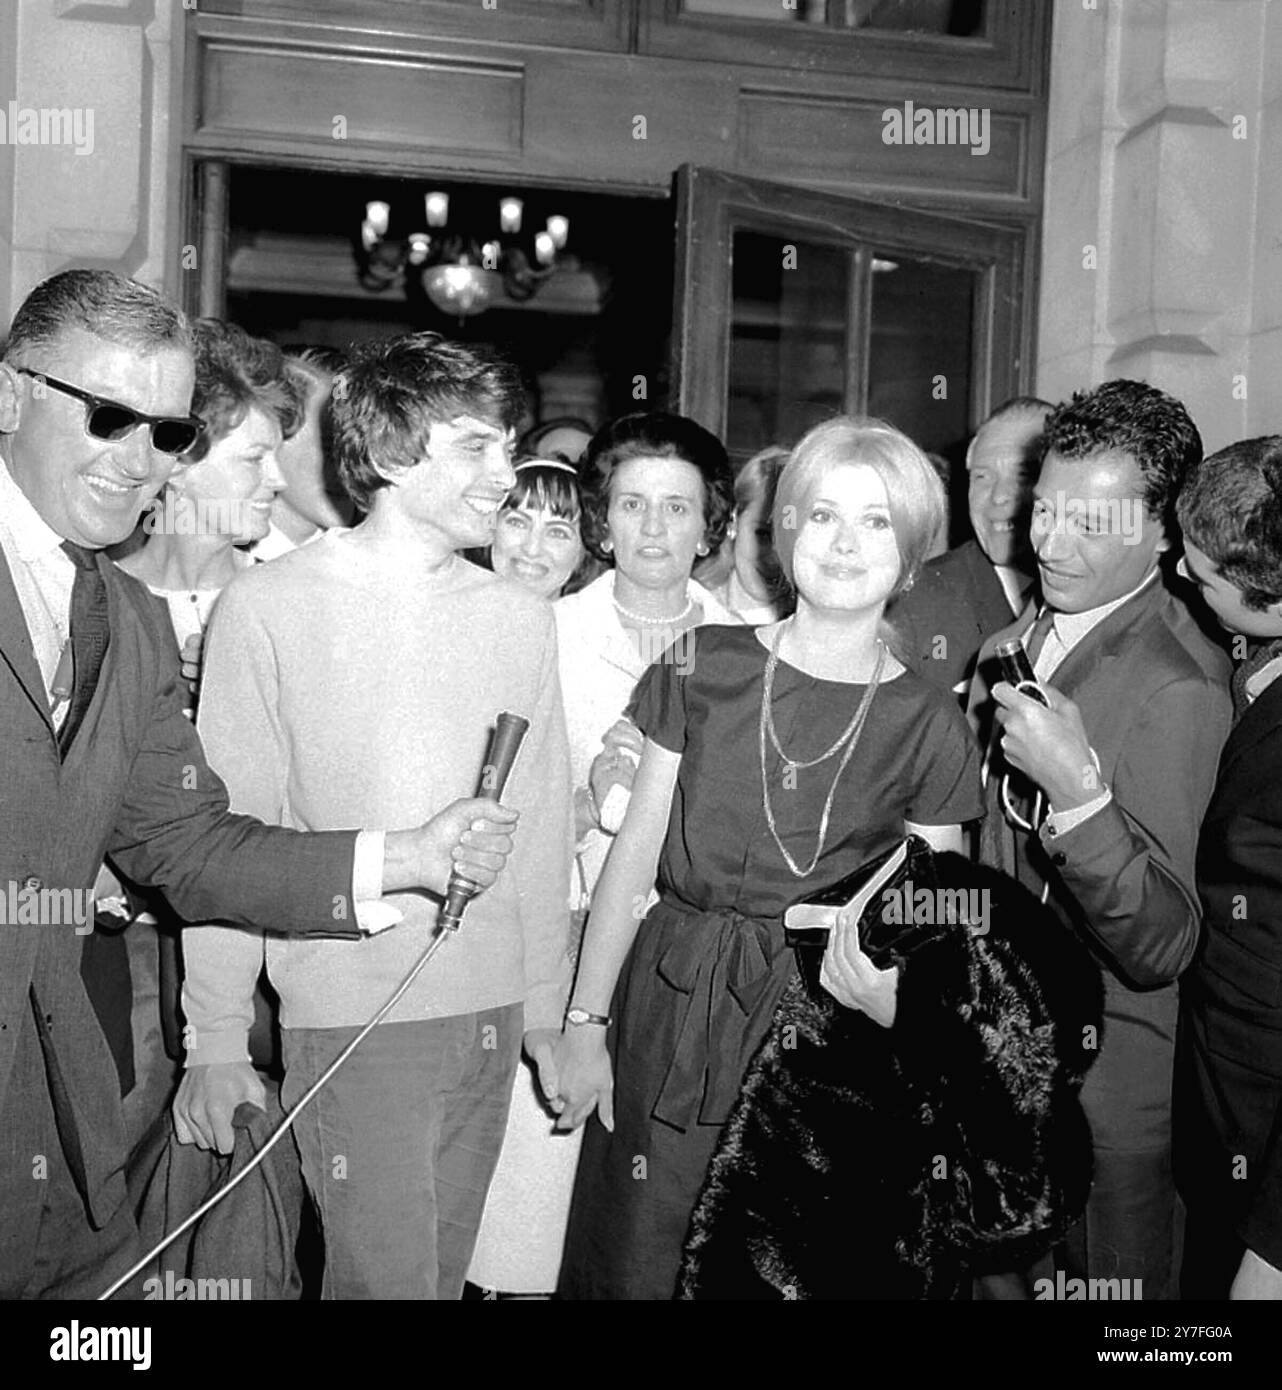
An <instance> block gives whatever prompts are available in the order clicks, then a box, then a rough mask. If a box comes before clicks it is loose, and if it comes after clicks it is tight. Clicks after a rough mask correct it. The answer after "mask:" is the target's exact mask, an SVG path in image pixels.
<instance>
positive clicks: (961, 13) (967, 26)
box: [681, 0, 985, 38]
mask: <svg viewBox="0 0 1282 1390" xmlns="http://www.w3.org/2000/svg"><path fill="white" fill-rule="evenodd" d="M681 8H682V10H683V11H684V12H685V13H686V14H690V15H708V16H712V15H715V16H718V17H720V18H724V19H736V20H751V21H756V22H764V23H769V22H771V21H773V22H776V23H781V24H791V25H794V26H795V25H798V24H809V25H819V26H828V27H830V28H834V29H880V30H886V31H889V32H893V33H900V34H947V35H949V36H951V37H953V38H975V37H979V36H981V35H982V34H983V33H984V8H985V3H984V0H787V2H786V3H785V0H683V2H682V6H681Z"/></svg>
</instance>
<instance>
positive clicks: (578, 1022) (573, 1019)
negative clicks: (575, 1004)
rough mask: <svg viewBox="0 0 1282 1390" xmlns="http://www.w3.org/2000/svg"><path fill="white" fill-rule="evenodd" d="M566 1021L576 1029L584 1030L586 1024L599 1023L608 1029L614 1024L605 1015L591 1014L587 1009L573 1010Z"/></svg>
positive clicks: (566, 1017) (567, 1015)
mask: <svg viewBox="0 0 1282 1390" xmlns="http://www.w3.org/2000/svg"><path fill="white" fill-rule="evenodd" d="M565 1021H566V1022H567V1023H572V1024H573V1025H574V1026H575V1027H576V1028H582V1026H583V1025H584V1024H585V1023H599V1024H600V1025H601V1027H602V1028H608V1027H609V1026H610V1025H611V1024H612V1023H613V1022H614V1020H613V1019H612V1018H607V1017H606V1016H605V1014H590V1013H588V1011H587V1010H586V1009H571V1010H570V1011H569V1012H568V1013H567V1014H566V1016H565Z"/></svg>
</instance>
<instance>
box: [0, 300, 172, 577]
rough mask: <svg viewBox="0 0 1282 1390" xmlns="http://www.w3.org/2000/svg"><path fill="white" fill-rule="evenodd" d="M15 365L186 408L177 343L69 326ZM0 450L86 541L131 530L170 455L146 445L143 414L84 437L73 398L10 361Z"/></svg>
mask: <svg viewBox="0 0 1282 1390" xmlns="http://www.w3.org/2000/svg"><path fill="white" fill-rule="evenodd" d="M21 365H22V366H24V367H27V368H29V369H30V370H31V371H33V372H47V373H48V374H49V375H50V376H51V377H56V378H57V379H58V380H59V381H65V382H67V384H68V385H71V386H79V387H80V388H82V389H83V390H85V391H89V392H91V393H92V394H94V395H95V396H103V397H106V398H107V399H109V400H112V401H118V402H119V403H120V404H121V405H126V406H130V407H131V408H132V409H134V410H138V411H141V412H144V413H145V414H148V415H167V416H174V417H177V418H185V417H186V416H188V415H189V414H190V413H191V393H192V387H193V384H194V381H195V364H194V362H193V360H192V357H191V354H190V353H188V352H187V351H185V350H184V349H183V348H179V347H160V348H158V349H156V350H155V351H154V352H143V351H141V350H140V349H138V348H132V347H125V346H123V345H122V344H120V343H113V342H110V341H109V340H107V339H106V338H100V337H98V336H97V334H94V333H90V332H88V331H86V330H85V329H83V328H69V329H66V330H64V331H63V332H62V333H61V334H60V335H59V336H58V338H57V340H56V341H55V342H53V343H51V344H49V345H48V346H43V347H33V348H31V349H30V350H29V351H28V352H27V353H25V354H24V356H23V360H22V364H21ZM0 451H2V452H3V457H4V460H5V463H6V465H7V467H8V469H9V472H10V473H11V474H12V476H13V479H14V481H15V482H16V483H17V484H18V486H19V487H20V488H21V489H22V491H23V492H24V493H25V494H26V496H27V498H28V499H29V501H30V502H31V504H32V506H34V507H35V509H36V511H38V512H39V513H40V515H41V517H42V518H43V519H44V521H45V522H46V523H47V524H48V525H49V526H50V527H51V528H52V529H53V530H55V531H56V532H57V533H58V534H59V535H60V536H62V537H64V538H65V539H66V540H71V541H75V542H76V543H77V544H79V545H83V546H87V547H89V548H90V549H95V550H96V549H100V548H101V547H103V546H108V545H114V544H115V543H116V542H117V541H122V540H124V539H125V537H126V536H128V535H129V534H130V532H131V531H132V530H133V529H134V526H135V525H136V524H137V521H138V517H139V514H140V513H141V511H142V509H143V507H144V506H146V504H147V503H148V502H149V501H151V499H152V498H153V497H154V496H155V495H156V494H157V493H158V492H159V491H160V489H161V487H162V486H163V485H164V483H165V480H166V479H167V478H168V477H169V475H170V473H171V472H172V471H173V468H174V465H175V463H176V462H177V459H175V458H174V457H173V456H172V455H169V454H162V453H158V452H157V451H156V450H155V449H153V448H152V445H151V431H150V430H149V429H148V427H147V426H146V425H145V424H142V425H139V426H138V427H137V428H136V429H134V430H131V431H130V432H129V434H127V435H125V437H124V438H123V439H115V440H111V439H94V438H92V437H91V436H90V435H89V434H88V432H87V431H86V429H85V405H84V403H83V402H82V401H79V400H76V399H74V398H73V397H71V396H68V395H64V394H63V393H62V392H61V391H58V390H56V389H55V388H54V387H52V386H47V385H45V384H44V383H43V382H41V381H39V380H38V379H36V378H34V377H30V376H24V375H19V374H18V373H17V372H16V371H14V369H13V367H12V366H9V367H0Z"/></svg>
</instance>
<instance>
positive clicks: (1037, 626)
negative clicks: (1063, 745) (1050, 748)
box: [979, 607, 1055, 878]
mask: <svg viewBox="0 0 1282 1390" xmlns="http://www.w3.org/2000/svg"><path fill="white" fill-rule="evenodd" d="M1054 623H1055V612H1054V610H1053V609H1052V608H1049V607H1045V608H1043V609H1042V611H1041V612H1040V613H1039V614H1038V615H1037V621H1036V622H1035V623H1034V624H1033V626H1032V629H1031V630H1030V632H1029V634H1028V636H1027V637H1026V638H1025V639H1024V650H1025V651H1026V652H1027V653H1028V664H1029V665H1030V666H1032V667H1033V668H1034V670H1036V668H1037V658H1038V657H1039V656H1041V654H1042V648H1043V647H1044V646H1045V645H1046V639H1047V637H1049V636H1050V632H1051V628H1052V627H1053V626H1054ZM991 730H992V740H993V743H992V747H991V749H990V752H989V758H988V785H987V788H986V792H985V801H986V803H987V807H988V810H987V814H986V815H985V817H984V824H983V826H982V828H981V830H980V840H979V844H980V859H981V861H982V862H983V863H985V864H989V865H991V866H992V867H994V868H998V869H1002V870H1004V871H1005V872H1006V873H1008V874H1012V875H1014V876H1015V877H1017V878H1018V877H1019V873H1018V869H1017V866H1016V862H1015V857H1014V856H1015V855H1016V850H1015V844H1016V839H1017V837H1016V836H1015V833H1014V827H1013V826H1010V825H1009V824H1008V823H1007V820H1006V808H1005V806H1004V804H1003V802H1002V797H1001V786H1002V781H1003V779H1004V778H1006V777H1009V779H1010V780H1009V783H1008V795H1009V797H1010V802H1011V805H1012V806H1013V807H1014V809H1015V811H1016V812H1017V814H1018V815H1019V816H1020V817H1021V818H1022V819H1024V820H1025V821H1031V819H1032V814H1033V811H1034V809H1035V798H1036V793H1037V788H1036V787H1035V786H1034V785H1033V784H1032V783H1031V782H1030V781H1029V780H1028V778H1027V777H1025V776H1024V775H1023V773H1020V772H1016V771H1015V770H1014V768H1011V767H1008V766H1007V763H1006V759H1005V758H1003V757H1002V753H1001V748H1000V746H999V739H1000V737H1001V729H1000V727H999V725H998V724H997V722H996V720H994V721H993V723H992V725H991ZM1042 811H1043V814H1044V813H1045V805H1044V804H1043V806H1042ZM1020 833H1027V832H1020Z"/></svg>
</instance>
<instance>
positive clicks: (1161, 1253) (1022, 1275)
mask: <svg viewBox="0 0 1282 1390" xmlns="http://www.w3.org/2000/svg"><path fill="white" fill-rule="evenodd" d="M1183 1218H1184V1206H1183V1203H1182V1202H1181V1201H1180V1199H1179V1197H1178V1196H1177V1195H1176V1192H1175V1183H1174V1180H1173V1178H1172V1175H1171V1155H1170V1151H1169V1150H1166V1149H1164V1150H1161V1151H1159V1152H1157V1153H1119V1152H1117V1151H1114V1150H1108V1149H1104V1150H1097V1151H1096V1154H1095V1180H1094V1183H1093V1184H1092V1186H1091V1196H1090V1200H1089V1201H1088V1202H1087V1204H1086V1211H1085V1212H1084V1213H1083V1214H1082V1216H1081V1218H1080V1220H1078V1221H1076V1222H1075V1223H1074V1224H1073V1225H1072V1226H1071V1227H1070V1228H1069V1230H1068V1231H1067V1233H1066V1234H1065V1237H1064V1240H1063V1241H1062V1242H1061V1243H1060V1244H1059V1245H1058V1246H1056V1248H1055V1250H1054V1252H1053V1253H1052V1254H1049V1255H1047V1256H1045V1257H1044V1258H1043V1259H1042V1260H1039V1261H1038V1262H1037V1264H1036V1265H1034V1266H1031V1267H1030V1268H1028V1269H1026V1270H1017V1271H1012V1272H1010V1273H1007V1274H998V1275H988V1276H984V1277H982V1278H978V1279H976V1280H975V1296H976V1298H978V1299H981V1300H985V1301H1006V1300H1021V1299H1032V1298H1035V1297H1036V1296H1037V1285H1038V1281H1039V1280H1042V1279H1050V1280H1051V1281H1052V1282H1053V1281H1054V1279H1055V1274H1056V1271H1058V1270H1062V1271H1063V1273H1064V1276H1065V1278H1066V1279H1086V1280H1090V1279H1126V1280H1129V1281H1130V1286H1131V1298H1132V1299H1141V1298H1142V1299H1143V1300H1144V1301H1145V1302H1150V1303H1151V1302H1154V1301H1157V1300H1165V1299H1173V1298H1178V1297H1179V1292H1178V1277H1177V1271H1178V1268H1179V1252H1180V1245H1181V1240H1182V1232H1183ZM1043 1287H1044V1286H1043Z"/></svg>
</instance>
